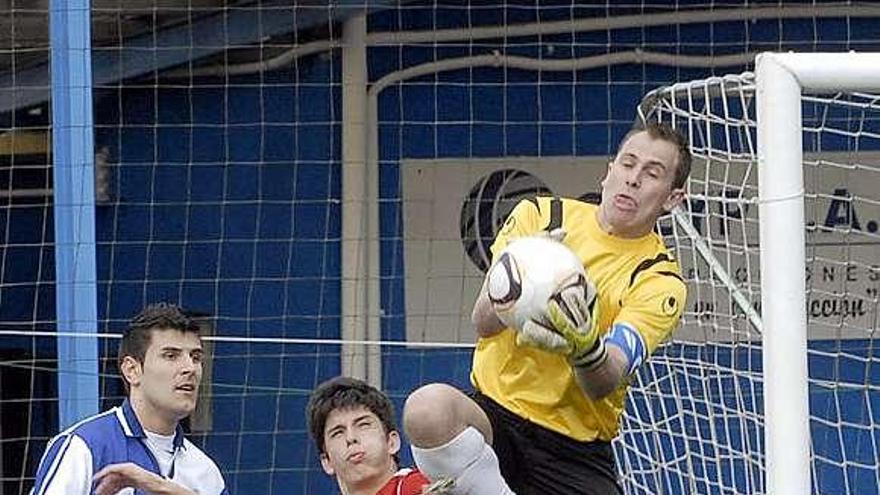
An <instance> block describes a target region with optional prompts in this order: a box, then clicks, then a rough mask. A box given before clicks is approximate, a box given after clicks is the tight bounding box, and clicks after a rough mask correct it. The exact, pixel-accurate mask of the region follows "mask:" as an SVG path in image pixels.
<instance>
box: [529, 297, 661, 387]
mask: <svg viewBox="0 0 880 495" xmlns="http://www.w3.org/2000/svg"><path fill="white" fill-rule="evenodd" d="M587 292H590V291H589V290H588V291H587ZM594 293H595V292H592V294H594ZM563 306H564V307H565V308H567V309H566V310H563ZM595 316H596V315H595V314H593V311H591V304H590V302H588V301H587V299H586V298H585V297H584V294H583V293H582V291H578V290H569V291H563V292H561V293H560V294H558V295H557V296H556V297H555V298H554V299H553V300H551V301H550V302H548V305H547V320H548V322H547V323H549V324H550V327H551V328H550V329H545V328H546V327H542V326H541V325H535V324H527V325H526V327H524V330H523V332H522V333H521V334H520V336H519V338H518V340H522V341H524V342H526V343H529V344H531V345H536V346H538V347H541V348H544V349H546V350H550V351H551V352H561V353H563V354H565V355H566V356H567V358H568V360H569V362H570V363H571V365H572V369H573V373H574V375H575V378H576V380H577V382H578V385H579V386H580V387H581V389H582V390H583V391H584V393H586V394H587V396H588V397H590V398H591V399H593V400H598V399H601V398H603V397H605V396H607V395H608V394H610V393H611V392H613V391H614V390H615V389H617V387H619V386H620V385H621V383H622V382H623V380H624V379H625V378H626V377H627V376H629V375H631V374H632V373H633V372H634V371H635V369H636V368H637V367H638V366H639V365H640V364H641V363H642V362H643V361H644V360H645V359H646V358H647V355H646V352H647V347H646V345H645V342H644V339H643V338H642V337H641V335H640V334H639V332H638V331H637V330H636V329H635V328H634V327H633V326H632V325H630V324H628V323H625V322H616V323H615V324H613V325H612V327H611V329H610V330H609V332H608V333H607V334H606V335H604V336H601V337H600V336H599V335H600V332H599V329H598V328H597V327H596V325H595V324H596V321H597V318H596V317H595ZM558 341H561V342H563V343H564V344H565V345H558V344H554V343H555V342H558Z"/></svg>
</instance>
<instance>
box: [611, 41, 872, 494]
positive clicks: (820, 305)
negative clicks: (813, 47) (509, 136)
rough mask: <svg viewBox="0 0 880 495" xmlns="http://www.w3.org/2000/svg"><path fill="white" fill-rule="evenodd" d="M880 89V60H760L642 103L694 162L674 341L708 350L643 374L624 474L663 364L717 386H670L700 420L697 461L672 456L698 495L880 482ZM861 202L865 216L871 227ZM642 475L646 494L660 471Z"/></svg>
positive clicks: (793, 56) (634, 463)
mask: <svg viewBox="0 0 880 495" xmlns="http://www.w3.org/2000/svg"><path fill="white" fill-rule="evenodd" d="M877 90H880V54H876V53H764V54H761V55H759V56H758V57H757V59H756V70H755V73H754V74H752V73H745V74H742V75H734V76H724V77H714V78H709V79H706V80H700V81H693V82H688V83H678V84H675V85H672V86H669V87H665V88H660V89H658V90H655V91H653V92H652V93H651V94H649V95H648V96H647V97H646V98H645V100H644V101H643V103H642V105H641V107H640V109H639V110H640V116H641V118H642V119H646V120H659V121H667V122H669V123H671V124H672V125H673V126H674V127H677V128H678V129H679V130H680V131H682V132H683V133H684V134H686V135H687V137H688V138H689V141H690V143H691V150H692V152H693V153H694V158H695V165H694V166H695V168H694V171H692V174H691V179H690V181H689V184H688V193H689V194H688V196H689V198H690V204H689V207H688V208H685V209H679V210H678V211H676V212H674V215H673V217H674V219H675V221H674V222H673V224H672V225H668V226H666V227H665V228H664V231H665V233H666V234H669V235H672V236H673V237H674V241H673V242H672V244H673V245H674V246H675V249H676V250H677V253H678V256H679V258H680V259H681V260H682V265H683V268H684V270H685V278H686V279H687V281H688V284H689V287H690V289H691V291H692V299H693V300H694V304H693V305H692V307H693V308H695V309H694V311H693V313H692V314H690V315H688V317H687V318H686V319H685V322H684V323H683V325H682V327H683V328H682V330H681V331H680V332H679V336H677V337H676V343H677V344H681V345H684V346H685V348H687V346H688V345H689V343H697V344H698V345H697V346H695V348H696V349H698V350H697V351H696V353H697V355H698V357H697V358H696V359H693V360H692V361H689V360H688V359H689V358H688V356H687V355H686V354H684V353H683V354H680V355H679V354H676V353H675V352H672V353H669V352H667V354H665V355H664V356H663V358H661V359H659V360H657V361H658V362H660V363H663V364H661V365H658V364H654V365H652V366H655V367H657V366H659V368H651V369H650V371H649V372H648V374H649V375H650V376H647V377H642V378H643V382H644V383H643V384H642V385H644V388H642V389H639V388H638V387H636V390H640V391H641V392H642V393H644V397H648V399H645V398H644V397H643V396H639V395H636V399H635V401H634V403H633V404H632V405H633V406H634V407H633V410H634V411H636V414H633V415H631V416H632V417H633V418H634V419H630V420H629V421H630V424H629V427H630V428H627V427H625V428H624V436H625V437H626V436H627V435H628V433H627V431H628V430H629V431H630V432H636V434H635V435H633V436H630V437H628V439H625V440H624V441H623V442H621V445H622V446H623V447H622V448H621V449H620V452H622V455H621V456H620V457H621V458H622V459H623V462H622V464H623V466H624V472H626V471H627V470H630V471H637V470H638V469H637V468H638V467H639V462H638V459H637V458H638V452H639V449H638V447H636V448H634V449H633V450H634V451H635V452H636V453H635V454H633V453H632V452H630V449H632V447H630V446H632V445H636V446H638V445H639V443H640V442H642V443H650V441H648V442H645V441H644V438H643V437H642V436H643V435H644V431H645V430H646V429H645V423H642V421H644V420H643V418H641V417H640V414H639V413H638V411H640V405H642V404H643V403H644V404H647V403H650V396H651V394H652V392H651V387H652V386H651V385H650V382H651V381H652V380H654V381H657V380H660V381H661V382H662V381H664V380H665V377H664V373H668V370H667V368H665V367H664V366H667V365H668V366H669V369H672V368H674V367H675V366H684V367H685V372H684V374H685V375H692V374H694V373H695V374H696V377H697V378H702V382H703V383H704V384H709V385H700V386H699V387H703V388H697V389H695V390H694V389H691V388H690V387H692V386H693V385H692V382H686V383H685V385H677V384H675V379H673V380H672V382H673V385H672V386H673V387H682V386H683V387H685V390H683V391H682V392H680V393H681V395H680V396H679V397H681V399H679V400H681V401H682V402H681V403H680V404H679V405H678V406H676V408H677V411H678V412H677V414H683V415H684V416H688V415H692V418H691V419H686V420H685V421H683V424H687V425H697V433H696V436H697V437H698V440H693V439H691V438H690V437H688V435H684V437H685V439H687V440H685V441H684V443H683V444H684V445H688V441H695V443H694V446H692V447H685V448H684V449H685V450H689V452H690V454H688V455H684V456H679V457H678V458H675V456H670V455H668V453H664V454H662V455H661V456H660V457H662V458H663V459H662V460H661V464H663V465H664V466H666V468H665V469H666V470H667V471H668V470H669V466H673V467H674V469H676V470H680V471H681V472H682V473H686V474H685V475H684V476H681V478H682V479H686V480H687V479H693V478H692V475H693V474H694V473H701V474H700V475H699V476H696V478H702V479H701V480H700V481H697V482H690V483H691V486H690V488H689V490H693V491H696V492H702V491H703V488H701V487H704V486H711V485H716V483H717V485H716V486H717V487H718V490H719V492H720V493H728V492H730V493H772V494H774V495H777V494H781V495H795V494H797V495H804V494H807V493H813V492H824V491H827V490H828V489H829V488H830V487H834V490H838V489H840V490H841V491H840V492H839V493H853V491H855V492H860V488H858V487H862V488H864V487H873V486H876V485H877V480H878V472H877V471H878V470H877V466H876V462H875V460H876V458H877V450H878V449H877V438H876V423H877V418H876V417H875V415H874V414H873V412H872V411H873V409H872V404H873V403H874V402H875V401H876V397H875V396H876V390H875V389H876V386H875V384H874V378H873V376H874V373H873V372H872V371H871V370H872V369H873V367H872V365H876V356H875V354H874V351H873V348H874V345H873V342H874V340H875V339H876V337H875V333H876V330H877V312H878V308H877V305H878V303H877V287H876V283H877V281H878V280H880V264H878V263H880V257H878V256H877V255H878V247H880V235H878V222H877V218H878V215H880V201H878V200H877V192H876V189H877V184H880V182H877V180H878V179H880V164H878V163H877V162H878V157H880V155H878V153H877V152H878V150H880V131H878V127H880V103H878V102H880V97H878V96H877ZM865 92H867V93H865ZM871 92H873V94H871ZM805 151H806V152H805ZM755 175H757V177H755ZM805 177H806V179H807V180H806V183H805ZM756 179H757V180H756ZM841 182H842V183H843V185H842V186H841V185H840V183H841ZM829 187H831V188H834V191H833V192H832V193H824V192H822V189H823V188H829ZM712 205H714V206H712ZM856 206H858V209H859V210H860V212H861V214H864V213H866V212H867V213H869V215H868V216H862V219H863V220H867V222H864V223H863V225H860V224H859V221H858V219H857V217H856ZM823 207H825V208H823ZM805 211H806V214H805ZM822 211H825V212H827V213H826V214H825V216H824V217H822V216H821V214H822V213H821V212H822ZM823 218H824V219H825V220H824V221H823V220H822V219H823ZM808 233H809V235H808ZM758 260H759V261H760V263H757V261H758ZM756 265H759V266H760V270H758V269H757V266H756ZM835 270H838V272H837V273H840V271H843V272H845V273H846V274H847V275H846V276H845V277H843V281H841V280H840V279H839V278H838V279H835ZM856 272H858V273H865V274H867V275H865V276H863V277H862V278H859V276H857V275H856ZM820 274H821V277H820ZM808 282H809V283H808ZM722 289H723V291H722ZM722 292H724V295H719V294H721V293H722ZM808 301H809V304H808ZM756 308H759V310H758V311H756ZM722 328H724V330H720V329H722ZM808 334H809V335H808ZM808 337H809V342H808ZM701 342H702V343H704V345H701V344H700V343H701ZM853 342H856V343H857V344H856V345H854V344H853ZM860 342H867V344H858V343H860ZM758 344H760V345H758ZM859 346H860V347H859ZM855 347H858V350H853V348H855ZM706 349H708V350H706ZM719 349H720V351H719ZM700 353H705V354H708V355H710V356H711V357H709V358H706V357H705V356H701V355H700ZM759 355H760V357H758V356H759ZM759 362H760V363H761V364H760V365H759V364H758V363H759ZM688 370H692V371H688ZM811 373H812V375H811ZM854 377H855V378H854ZM691 378H693V377H691ZM697 381H698V382H699V381H700V380H697ZM713 383H714V384H713ZM657 391H659V394H658V395H661V396H662V394H663V391H664V390H663V388H662V387H661V388H657ZM673 395H675V394H673ZM693 404H697V405H696V406H694V405H693ZM811 404H813V408H814V409H813V410H811ZM819 404H821V406H820V405H819ZM853 404H858V405H859V407H856V408H853V407H852V405H853ZM762 405H763V407H762ZM762 408H763V410H762ZM851 409H861V410H862V411H855V413H856V414H861V416H859V418H858V419H856V420H853V419H852V414H853V411H851ZM848 410H850V411H848ZM700 411H706V412H704V413H701V412H700ZM829 411H830V412H829ZM661 417H662V416H661ZM694 418H696V419H694ZM625 422H626V420H625ZM647 425H648V428H647V429H648V430H649V429H650V422H648V423H647ZM700 425H703V426H700ZM706 425H708V427H706ZM633 426H635V428H633ZM684 429H685V430H688V429H689V428H684ZM690 429H693V428H690ZM669 431H670V432H675V431H677V430H676V428H674V427H673V428H670V429H669ZM817 431H818V432H820V433H819V436H821V438H818V439H817V438H812V439H811V432H812V433H813V434H814V435H815V434H816V432H817ZM762 432H763V436H761V433H762ZM629 434H630V435H631V433H629ZM648 436H649V437H650V434H649V435H648ZM672 436H674V434H673V435H672ZM655 438H659V437H655ZM761 439H763V446H762V445H761ZM633 440H635V441H633ZM664 440H665V439H662V438H661V439H660V441H661V442H662V441H664ZM667 450H669V449H667ZM671 451H675V449H674V448H673V449H671ZM685 458H686V459H688V460H686V461H681V460H680V459H685ZM733 458H739V459H740V460H739V461H726V460H724V459H733ZM871 458H873V459H874V460H873V461H872V460H871ZM632 459H636V460H632ZM707 459H710V460H708V461H707ZM682 463H683V464H682ZM682 466H686V467H682ZM711 473H714V474H711ZM654 476H657V475H656V474H655V475H654ZM660 476H661V477H662V476H665V475H662V474H661V475H660ZM713 476H714V477H716V478H717V479H715V480H713ZM632 479H633V480H635V481H633V482H632V486H635V487H637V488H639V489H643V488H644V487H643V486H642V484H641V483H643V482H647V483H648V485H645V486H647V488H648V489H647V490H646V491H651V490H650V483H651V482H650V481H645V480H649V479H650V476H647V477H645V476H642V477H638V476H637V477H633V478H632ZM667 479H668V478H667ZM684 483H688V482H687V481H685V482H684ZM694 483H695V484H694ZM661 484H663V483H661ZM666 486H680V485H669V484H666ZM685 486H686V485H685ZM870 489H873V488H870ZM710 490H711V489H710ZM834 493H838V492H837V491H834ZM872 493H873V492H872Z"/></svg>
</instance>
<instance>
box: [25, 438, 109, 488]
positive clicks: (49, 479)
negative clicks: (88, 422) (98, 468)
mask: <svg viewBox="0 0 880 495" xmlns="http://www.w3.org/2000/svg"><path fill="white" fill-rule="evenodd" d="M93 474H94V473H92V451H91V450H89V447H88V445H86V443H85V441H83V439H82V438H80V437H78V436H76V435H63V436H59V437H57V438H55V440H54V441H53V442H52V443H51V444H50V445H49V446H48V447H47V448H46V453H45V454H43V458H42V459H41V460H40V467H39V469H37V479H36V483H35V484H34V489H33V491H32V492H31V493H32V494H33V495H89V494H90V493H91V491H92V475H93Z"/></svg>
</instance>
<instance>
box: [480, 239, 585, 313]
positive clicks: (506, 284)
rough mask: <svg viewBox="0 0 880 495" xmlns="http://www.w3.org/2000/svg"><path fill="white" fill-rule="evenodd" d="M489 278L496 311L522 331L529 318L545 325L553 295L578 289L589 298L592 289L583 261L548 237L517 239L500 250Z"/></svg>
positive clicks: (488, 288)
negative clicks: (548, 302)
mask: <svg viewBox="0 0 880 495" xmlns="http://www.w3.org/2000/svg"><path fill="white" fill-rule="evenodd" d="M486 277H487V292H488V296H489V300H490V301H491V302H492V305H493V306H494V309H495V313H496V314H498V318H499V319H500V320H501V321H502V323H504V324H505V325H507V326H508V327H511V328H513V329H514V330H522V328H523V324H524V323H525V322H527V321H529V320H531V321H535V322H537V323H539V324H541V325H542V326H546V325H547V324H548V322H546V321H544V318H543V316H544V315H545V314H546V310H547V301H548V300H549V299H550V297H551V296H553V295H554V294H556V293H559V292H561V291H563V290H577V291H583V293H584V295H585V297H586V296H587V295H588V293H589V292H590V291H589V290H588V289H587V279H586V273H585V272H584V267H583V265H582V264H581V260H580V259H579V258H578V257H577V255H575V254H574V253H573V252H572V251H571V249H569V248H568V247H566V246H565V245H564V244H562V243H561V242H558V241H556V240H553V239H550V238H549V237H520V238H517V239H514V240H513V241H511V242H510V244H508V245H507V246H506V247H505V248H504V250H503V251H501V253H499V255H498V259H497V260H496V261H495V263H493V264H492V266H490V267H489V271H488V272H487V275H486ZM592 296H593V297H595V294H592Z"/></svg>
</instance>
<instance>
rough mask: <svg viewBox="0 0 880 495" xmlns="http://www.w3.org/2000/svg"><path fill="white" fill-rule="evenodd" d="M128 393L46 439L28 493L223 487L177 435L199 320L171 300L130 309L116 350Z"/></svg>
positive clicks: (194, 372)
mask: <svg viewBox="0 0 880 495" xmlns="http://www.w3.org/2000/svg"><path fill="white" fill-rule="evenodd" d="M119 369H120V372H121V373H122V376H123V380H124V382H125V386H126V389H127V390H128V394H129V395H128V398H127V399H126V400H125V402H123V404H122V405H121V406H119V407H114V408H113V409H110V410H109V411H106V412H103V413H101V414H98V415H96V416H92V417H90V418H87V419H85V420H83V421H81V422H79V423H77V424H75V425H73V426H72V427H70V428H68V429H67V430H66V431H64V432H62V433H61V434H59V435H58V436H56V437H55V438H53V439H52V441H51V442H49V445H48V447H47V448H46V452H45V453H44V454H43V458H42V459H41V461H40V466H39V468H38V469H37V476H36V483H35V485H34V489H33V492H32V493H33V494H34V495H44V494H45V495H61V494H64V495H92V494H94V495H113V494H120V495H139V494H149V495H160V494H163V495H164V494H168V495H171V494H174V495H188V494H195V493H198V494H202V495H228V491H227V489H226V485H225V482H224V481H223V476H222V475H221V474H220V469H219V468H218V467H217V465H216V464H215V463H214V461H212V460H211V458H210V457H208V456H207V455H206V454H205V453H204V452H202V451H201V450H199V448H198V447H196V446H195V445H193V444H192V443H191V442H190V441H189V440H187V439H186V438H184V436H183V430H182V429H181V427H180V420H182V419H183V418H185V417H187V416H188V415H189V414H190V413H192V411H193V410H194V409H195V407H196V400H197V397H198V392H199V384H200V382H201V378H202V345H201V339H200V336H199V328H198V326H197V325H196V324H195V323H193V322H192V321H191V320H190V319H189V318H188V317H187V316H186V315H185V314H184V313H183V312H182V311H181V310H180V308H178V307H177V306H174V305H172V304H166V303H159V304H154V305H151V306H148V307H147V308H145V309H144V310H143V311H142V312H141V313H139V314H138V315H137V316H135V317H134V318H133V319H132V321H131V324H130V325H129V327H128V329H127V330H126V332H125V334H124V335H123V339H122V344H121V345H120V350H119Z"/></svg>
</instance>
